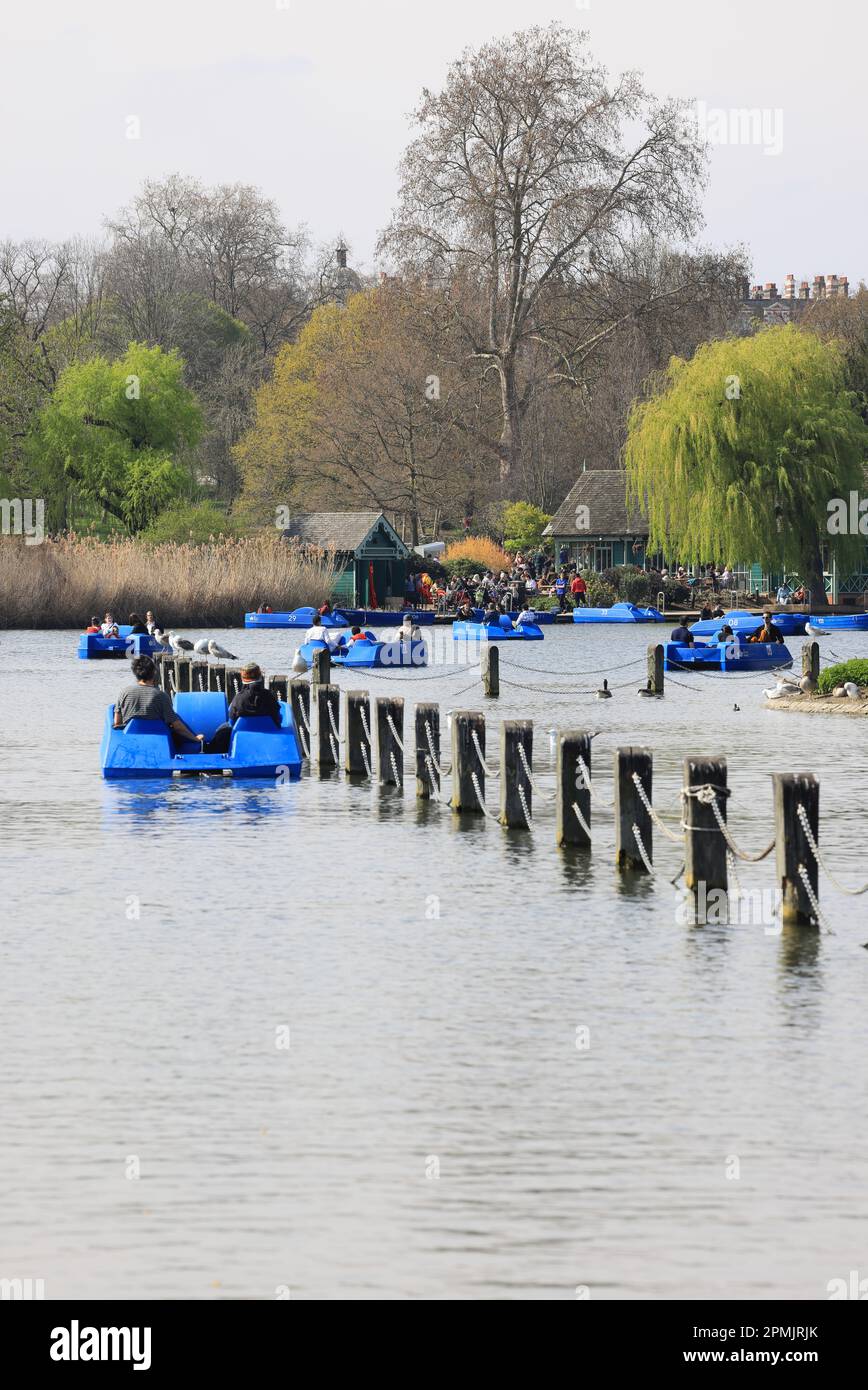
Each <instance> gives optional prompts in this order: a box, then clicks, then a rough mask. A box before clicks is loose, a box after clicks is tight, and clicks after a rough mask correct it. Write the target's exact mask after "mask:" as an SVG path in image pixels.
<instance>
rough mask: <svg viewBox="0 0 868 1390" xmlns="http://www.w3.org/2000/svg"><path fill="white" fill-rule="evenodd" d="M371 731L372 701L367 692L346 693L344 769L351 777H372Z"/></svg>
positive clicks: (349, 691) (353, 691) (351, 691)
mask: <svg viewBox="0 0 868 1390" xmlns="http://www.w3.org/2000/svg"><path fill="white" fill-rule="evenodd" d="M366 729H367V732H366ZM370 731H371V701H370V698H369V696H368V692H367V690H347V691H345V692H344V736H345V739H346V742H345V744H344V769H345V771H346V772H347V773H348V774H349V776H351V777H370V776H371V768H372V767H373V762H374V754H373V751H372V749H371V739H370V737H369V735H370Z"/></svg>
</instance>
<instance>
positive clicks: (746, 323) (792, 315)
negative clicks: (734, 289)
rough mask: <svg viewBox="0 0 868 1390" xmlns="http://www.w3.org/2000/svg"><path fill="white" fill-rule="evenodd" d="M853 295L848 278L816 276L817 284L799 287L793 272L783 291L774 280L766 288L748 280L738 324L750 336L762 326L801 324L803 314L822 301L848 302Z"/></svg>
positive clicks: (743, 289) (744, 286)
mask: <svg viewBox="0 0 868 1390" xmlns="http://www.w3.org/2000/svg"><path fill="white" fill-rule="evenodd" d="M849 293H850V282H849V280H848V279H847V276H846V275H815V276H814V280H813V284H809V283H808V281H807V280H802V282H801V284H800V285H799V286H798V288H796V277H795V276H794V275H793V274H792V273H790V274H789V275H787V276H785V278H784V287H783V290H782V291H780V292H779V291H778V287H777V285H776V284H775V282H774V280H769V281H768V283H767V284H765V285H751V284H750V283H749V281H748V279H747V277H745V279H744V280H743V281H742V295H741V300H740V302H739V304H738V306H737V308H736V324H737V327H738V328H740V329H741V330H742V332H745V333H749V332H752V331H753V330H754V329H755V328H758V327H759V326H760V324H763V325H770V326H773V325H777V324H782V323H793V322H798V320H799V319H800V318H801V316H802V314H804V313H805V311H806V310H807V309H809V308H810V307H811V305H812V304H816V303H817V301H818V300H820V299H835V298H838V297H840V298H842V299H846V298H847V297H848V296H849Z"/></svg>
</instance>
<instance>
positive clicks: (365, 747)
mask: <svg viewBox="0 0 868 1390" xmlns="http://www.w3.org/2000/svg"><path fill="white" fill-rule="evenodd" d="M359 748H360V749H361V753H362V762H363V763H364V764H365V772H366V773H367V774H368V781H371V780H373V773H372V772H371V762H370V759H369V757H368V745H367V744H366V743H360V744H359Z"/></svg>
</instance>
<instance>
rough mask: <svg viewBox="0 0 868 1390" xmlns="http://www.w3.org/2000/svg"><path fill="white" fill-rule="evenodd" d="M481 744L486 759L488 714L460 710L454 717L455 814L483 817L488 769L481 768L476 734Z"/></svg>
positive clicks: (453, 772) (453, 805) (452, 800)
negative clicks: (465, 813)
mask: <svg viewBox="0 0 868 1390" xmlns="http://www.w3.org/2000/svg"><path fill="white" fill-rule="evenodd" d="M474 733H475V734H476V737H477V739H478V741H479V747H480V749H481V751H482V756H483V757H485V715H484V714H477V713H476V712H475V711H473V710H459V711H458V712H457V713H455V714H453V716H452V798H451V801H450V803H449V804H450V805H451V807H452V809H453V811H467V812H469V813H470V814H471V815H478V816H481V815H482V814H483V810H482V807H481V806H480V804H479V797H482V800H483V802H484V801H485V768H484V766H483V765H482V762H481V760H480V757H479V754H478V753H477V751H476V745H475V743H474V741H473V735H474ZM474 776H475V777H476V782H477V784H478V786H479V796H477V794H476V788H475V786H474V781H473V779H474Z"/></svg>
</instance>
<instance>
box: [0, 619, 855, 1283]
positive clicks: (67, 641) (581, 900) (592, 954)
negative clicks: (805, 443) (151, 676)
mask: <svg viewBox="0 0 868 1390" xmlns="http://www.w3.org/2000/svg"><path fill="white" fill-rule="evenodd" d="M214 635H215V636H216V637H217V639H218V640H219V641H221V642H222V643H223V644H224V645H225V646H227V647H229V648H230V649H231V650H232V651H233V652H235V653H237V654H238V655H239V656H240V657H242V658H247V657H256V658H257V659H258V660H260V661H261V662H262V664H263V665H264V666H265V668H266V670H270V671H286V670H288V668H289V662H290V659H291V654H292V651H293V650H294V648H295V645H296V640H297V639H296V638H295V636H294V635H293V634H287V633H280V632H267V633H256V632H242V631H238V630H233V631H226V632H215V633H214ZM652 635H656V633H655V632H654V630H653V629H649V628H644V627H643V628H614V627H608V628H607V627H596V628H595V627H589V628H584V629H578V630H576V629H573V628H569V629H565V630H561V629H548V630H547V634H546V640H545V642H543V643H526V644H521V645H520V644H517V643H513V644H511V645H509V646H506V645H504V646H502V648H501V659H502V673H503V679H504V685H503V694H502V696H501V699H500V700H499V701H497V702H488V704H487V705H486V706H485V708H486V713H487V715H488V718H489V729H490V730H491V733H490V740H489V747H490V748H493V747H495V746H496V744H495V741H494V738H493V733H494V730H495V729H496V724H497V720H498V719H500V718H510V717H512V718H515V717H532V718H533V719H534V721H535V730H536V756H535V762H536V764H537V772H538V776H539V777H540V779H541V781H542V784H543V785H544V786H545V785H547V784H550V774H548V773H547V767H548V753H549V740H548V735H547V732H546V731H547V730H548V728H549V727H551V726H560V727H562V728H565V727H569V726H572V727H587V728H590V729H594V730H599V731H600V732H599V735H598V737H597V739H596V740H595V742H594V762H595V771H596V773H597V774H598V778H599V785H600V789H601V793H602V794H605V795H608V794H609V793H610V791H611V782H610V777H611V750H612V749H613V748H615V747H616V746H617V745H618V744H619V743H646V744H647V745H648V746H650V747H651V748H652V749H653V750H654V752H655V766H654V780H655V797H654V799H655V804H656V805H657V806H658V808H661V809H664V810H667V811H673V812H674V810H675V807H676V798H677V792H678V788H679V786H680V780H681V760H682V758H683V756H684V755H685V753H687V752H704V753H726V754H727V756H728V758H729V781H730V786H731V787H732V788H733V796H732V799H731V802H730V809H729V816H730V825H731V827H732V830H733V833H734V835H735V837H736V839H737V840H738V841H739V843H740V844H741V845H743V846H745V847H746V848H747V849H749V850H755V849H758V848H760V847H761V846H763V845H764V844H766V843H767V842H768V840H769V839H770V838H771V835H772V792H771V780H770V777H769V775H768V774H769V773H770V772H772V771H803V770H807V771H814V772H816V773H817V774H818V775H819V776H820V779H821V843H822V846H823V848H824V849H825V850H826V852H827V855H828V857H829V860H830V861H831V865H832V867H833V869H836V870H837V872H838V873H839V874H840V876H841V877H843V878H844V880H845V882H849V883H851V884H852V883H855V882H860V881H863V880H864V878H865V877H866V874H868V862H866V856H865V854H864V843H865V819H864V817H865V811H866V795H865V785H866V762H868V759H866V753H868V724H866V722H865V721H860V720H835V721H826V720H823V719H821V718H820V717H818V716H814V717H811V716H807V715H802V716H798V715H793V714H784V713H781V712H773V711H767V710H765V709H763V708H762V695H761V691H762V688H763V686H764V685H768V684H769V679H768V677H762V676H752V677H749V678H746V679H745V678H730V677H702V676H693V677H691V676H686V675H685V676H680V677H679V678H678V679H679V681H680V684H679V685H678V686H676V685H675V684H673V683H670V684H669V686H668V688H667V695H666V698H665V700H663V701H647V700H641V699H639V698H638V697H637V695H636V690H637V687H638V685H639V684H644V653H645V647H646V645H647V643H648V641H649V640H651V638H652ZM438 640H439V641H440V643H441V645H442V644H444V643H446V644H447V653H448V642H449V640H450V639H448V638H447V637H441V638H439V639H438ZM824 640H826V639H824ZM76 641H77V637H76V635H75V634H73V633H71V632H45V633H38V634H34V633H26V632H4V633H2V634H0V702H2V709H3V720H4V734H5V744H6V753H5V755H4V758H3V764H2V777H0V817H2V837H3V848H4V875H3V899H4V907H5V912H4V924H3V927H2V938H0V939H2V975H0V978H2V983H0V1020H2V1030H3V1041H2V1093H3V1094H2V1101H3V1116H4V1122H3V1126H2V1130H0V1173H2V1182H0V1276H2V1277H5V1278H15V1277H28V1276H29V1277H32V1278H42V1279H44V1281H45V1293H46V1297H47V1298H60V1297H71V1296H84V1297H92V1298H105V1297H124V1298H154V1297H170V1298H182V1299H211V1298H254V1299H260V1298H261V1299H271V1298H274V1297H275V1296H276V1291H278V1290H289V1291H291V1296H292V1297H293V1298H302V1299H304V1298H354V1299H356V1298H390V1299H391V1298H417V1299H418V1298H430V1299H443V1298H458V1299H480V1298H498V1299H500V1298H506V1299H513V1298H516V1299H529V1298H534V1299H535V1298H553V1299H574V1298H575V1297H576V1289H577V1286H585V1287H587V1289H589V1291H590V1297H591V1298H624V1299H635V1298H642V1299H647V1298H676V1297H687V1298H709V1297H724V1298H727V1297H732V1298H735V1297H747V1298H757V1299H762V1298H770V1297H784V1298H799V1299H803V1298H807V1299H817V1298H825V1297H826V1296H827V1292H826V1286H827V1283H828V1281H829V1280H830V1279H833V1278H839V1277H840V1278H845V1279H846V1278H847V1277H848V1272H849V1271H850V1270H851V1269H858V1270H860V1272H861V1275H862V1276H863V1277H864V1276H866V1275H868V1202H866V1195H865V1182H864V1164H865V1153H866V1148H868V1113H866V1107H865V1090H866V1081H868V1010H866V1007H865V998H866V992H868V951H866V950H865V949H863V943H864V942H866V941H868V922H866V912H865V904H866V901H868V899H866V898H846V897H842V896H841V895H839V894H838V893H835V892H833V891H832V889H831V886H830V885H829V883H828V881H827V880H822V881H821V895H822V902H823V905H824V908H825V910H826V912H827V914H828V917H829V921H830V924H831V926H832V928H833V932H832V934H825V933H821V932H818V931H816V930H807V929H786V930H785V931H784V932H783V933H782V934H773V931H767V930H766V929H765V927H764V926H763V925H762V923H760V922H758V923H753V924H747V923H745V924H744V925H727V926H724V925H718V926H701V927H697V926H692V925H688V924H686V923H685V922H684V920H683V916H684V914H683V912H682V913H681V914H679V906H680V902H681V900H680V898H679V896H678V893H677V890H676V888H674V887H673V886H672V885H671V883H670V882H669V880H670V878H671V877H672V876H673V875H674V874H675V873H676V871H677V869H678V867H679V864H680V863H681V854H680V851H679V847H678V845H673V844H670V843H668V842H667V841H664V839H663V837H662V836H661V835H659V834H658V835H656V836H655V857H656V862H657V865H658V868H659V869H660V871H661V872H660V876H659V877H657V878H656V879H654V880H653V881H648V880H637V879H627V880H619V878H618V877H617V876H616V874H615V872H614V869H613V834H612V826H611V816H610V815H607V814H606V813H605V811H599V812H595V820H594V825H595V836H596V839H595V849H594V852H593V854H592V855H591V856H582V855H578V856H576V855H573V856H564V855H563V854H560V853H558V852H557V851H556V850H555V848H554V844H553V821H552V813H551V811H550V809H548V807H547V806H545V805H543V804H542V803H541V801H540V800H539V799H537V801H536V803H535V832H534V834H533V836H531V835H529V834H527V833H524V834H521V833H518V832H505V831H503V830H501V828H500V827H499V826H497V825H494V824H491V823H489V822H487V821H484V820H483V819H482V818H481V817H479V818H476V819H472V818H465V819H463V820H461V821H457V820H454V819H453V817H452V815H451V813H450V812H448V811H446V810H444V809H443V808H441V807H439V806H436V805H429V806H422V807H419V806H417V804H416V802H415V798H414V794H413V793H414V785H413V781H412V777H410V778H408V784H407V790H406V794H405V795H404V796H403V798H402V797H401V796H400V795H399V794H396V793H394V792H383V793H382V794H380V793H378V792H377V791H375V790H371V789H370V788H367V787H364V786H361V787H360V786H349V785H347V784H346V783H345V782H344V781H343V780H342V779H341V778H335V777H332V778H329V779H326V780H322V781H321V780H320V779H319V778H318V777H317V776H316V775H314V776H309V775H307V773H305V775H304V777H303V779H302V780H301V782H299V783H295V784H291V785H288V786H283V787H273V786H271V785H270V784H268V785H261V786H256V785H248V786H244V785H242V784H232V783H231V782H222V781H221V782H215V781H208V782H204V783H201V784H200V783H198V782H190V781H185V782H180V783H178V782H176V783H171V784H167V785H152V786H150V787H136V786H134V785H118V784H106V783H104V782H103V780H102V778H101V776H100V770H99V758H98V747H99V739H100V734H101V728H102V721H103V715H104V709H105V706H106V704H107V703H108V702H109V701H110V700H111V699H113V698H114V695H115V693H116V691H117V690H118V689H119V687H120V686H121V685H122V684H123V683H124V682H125V679H126V672H125V668H124V666H123V665H122V664H120V663H116V662H80V661H78V660H76V657H75V648H76ZM831 645H832V647H833V649H834V651H835V652H837V653H840V654H842V655H854V654H860V653H861V654H866V653H868V641H866V639H865V638H864V637H859V636H854V637H850V638H847V637H842V636H836V637H834V638H833V639H831ZM790 647H791V650H792V651H793V653H794V655H795V656H796V660H797V662H798V660H799V657H798V653H799V650H800V647H801V639H793V640H792V641H791V642H790ZM823 650H824V651H825V650H826V648H825V647H824V648H823ZM630 661H633V662H634V663H635V664H634V665H633V666H625V665H624V664H625V663H628V662H630ZM619 668H620V669H619ZM603 675H608V676H609V679H610V683H611V684H612V685H613V686H615V687H619V688H617V689H616V691H615V698H614V699H612V700H609V701H597V700H596V699H594V698H593V695H588V694H585V693H580V692H583V691H587V690H590V691H593V690H594V689H596V687H597V686H598V684H599V682H600V679H601V678H602V676H603ZM640 677H641V679H640ZM336 679H337V682H338V683H339V684H343V685H348V686H350V687H352V688H359V687H365V686H367V687H369V688H370V689H371V691H372V693H387V692H389V693H399V694H403V695H404V696H405V697H406V699H407V702H408V705H407V711H406V715H407V719H406V723H407V726H408V728H411V727H412V723H411V720H412V703H413V701H414V700H416V699H429V700H430V699H435V700H439V702H440V705H441V710H443V711H445V710H446V709H449V708H454V709H458V708H483V704H484V702H483V701H482V698H481V691H480V686H479V682H478V676H477V673H476V672H474V671H472V670H471V671H468V670H467V668H466V667H455V666H451V665H448V666H447V665H437V666H433V667H432V668H431V669H430V670H428V671H422V672H408V673H399V674H389V675H387V676H382V677H379V678H377V677H375V676H374V673H368V672H361V673H355V674H350V675H347V676H344V675H343V674H338V675H337V677H336ZM507 682H508V683H507ZM622 682H626V685H625V686H623V687H622V685H621V683H622ZM468 685H472V689H471V690H465V693H463V694H461V693H460V692H461V691H462V690H464V689H465V687H467V686H468ZM547 686H548V687H552V688H554V689H555V690H556V691H564V690H566V689H567V688H569V689H571V690H572V691H573V692H574V693H570V694H562V693H552V692H551V690H547V689H546V687H547ZM525 687H529V688H525ZM734 704H737V705H738V706H739V708H738V710H736V709H734V708H733V706H734ZM444 722H445V721H444ZM407 742H408V766H409V754H410V747H409V745H410V742H411V735H410V736H409V737H408V740H407ZM490 756H492V755H491V754H490ZM495 795H496V793H495V788H494V787H493V786H492V785H491V784H489V802H490V804H492V805H493V804H494V800H495ZM739 876H740V879H741V883H742V886H743V887H744V888H745V889H752V890H758V889H767V890H771V889H772V888H773V886H774V858H773V856H772V857H771V858H769V859H766V860H765V861H763V862H762V863H760V864H756V865H751V864H742V865H740V871H739ZM577 1029H578V1030H581V1029H587V1030H589V1031H588V1034H587V1037H588V1041H589V1046H587V1047H581V1046H577V1041H581V1040H582V1038H583V1036H584V1035H583V1034H581V1033H577ZM287 1030H288V1032H287ZM287 1040H288V1043H289V1045H288V1047H287V1046H286V1045H285V1044H286V1042H287ZM438 1172H439V1175H438ZM136 1173H138V1174H139V1175H138V1176H135V1175H136Z"/></svg>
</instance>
